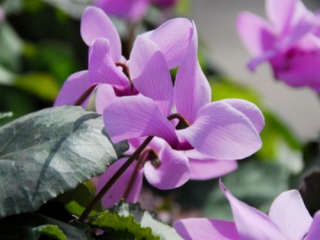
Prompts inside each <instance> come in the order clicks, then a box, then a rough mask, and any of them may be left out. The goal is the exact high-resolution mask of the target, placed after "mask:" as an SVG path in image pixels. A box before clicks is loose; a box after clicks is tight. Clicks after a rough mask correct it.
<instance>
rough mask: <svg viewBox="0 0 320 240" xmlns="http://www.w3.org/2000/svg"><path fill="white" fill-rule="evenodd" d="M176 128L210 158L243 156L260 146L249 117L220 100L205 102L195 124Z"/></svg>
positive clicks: (238, 157) (260, 143)
mask: <svg viewBox="0 0 320 240" xmlns="http://www.w3.org/2000/svg"><path fill="white" fill-rule="evenodd" d="M178 131H179V134H181V135H182V136H183V137H184V138H185V139H187V141H188V142H189V143H190V144H191V145H192V146H193V147H194V148H195V149H196V150H198V151H199V152H201V153H203V154H207V155H209V156H211V158H213V159H219V160H237V159H242V158H245V157H248V156H250V155H251V154H253V153H254V152H256V151H257V150H259V149H260V147H261V145H262V142H261V139H260V136H259V134H258V132H257V131H256V129H255V127H254V125H253V124H252V123H251V121H250V120H249V119H248V117H246V116H245V115H244V114H243V113H242V112H240V111H238V110H237V109H235V108H234V107H231V106H230V105H229V104H227V103H225V102H223V101H217V102H213V103H208V104H206V105H205V106H203V107H202V108H201V109H200V111H199V112H198V115H197V118H196V121H195V122H194V124H192V125H191V126H190V127H188V128H186V129H183V130H178Z"/></svg>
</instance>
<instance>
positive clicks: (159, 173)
mask: <svg viewBox="0 0 320 240" xmlns="http://www.w3.org/2000/svg"><path fill="white" fill-rule="evenodd" d="M159 160H160V163H161V164H160V166H159V167H154V166H153V165H152V163H151V162H150V161H148V162H146V164H145V165H144V175H145V177H146V179H147V180H148V182H149V183H150V184H151V185H152V186H154V187H156V188H159V189H163V190H166V189H173V188H177V187H180V186H182V185H183V184H185V183H186V182H187V181H188V180H189V175H190V174H189V162H188V158H187V157H186V156H185V155H184V154H183V153H182V152H179V151H176V150H173V149H172V148H170V146H168V145H167V144H166V145H165V146H164V147H162V149H161V150H160V151H159Z"/></svg>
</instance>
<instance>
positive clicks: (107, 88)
mask: <svg viewBox="0 0 320 240" xmlns="http://www.w3.org/2000/svg"><path fill="white" fill-rule="evenodd" d="M116 98H117V96H116V94H115V92H114V88H113V87H112V86H111V85H109V84H99V85H98V87H97V91H96V99H95V101H96V112H97V113H99V114H102V113H103V110H104V109H105V107H106V106H107V105H108V104H109V103H110V102H112V101H113V100H114V99H116Z"/></svg>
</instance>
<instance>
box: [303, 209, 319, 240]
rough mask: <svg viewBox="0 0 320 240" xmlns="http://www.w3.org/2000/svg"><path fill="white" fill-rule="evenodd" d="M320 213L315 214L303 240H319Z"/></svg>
mask: <svg viewBox="0 0 320 240" xmlns="http://www.w3.org/2000/svg"><path fill="white" fill-rule="evenodd" d="M319 226H320V211H318V212H316V214H315V215H314V218H313V222H312V225H311V227H310V229H309V233H308V235H307V236H306V238H305V240H318V239H320V228H319Z"/></svg>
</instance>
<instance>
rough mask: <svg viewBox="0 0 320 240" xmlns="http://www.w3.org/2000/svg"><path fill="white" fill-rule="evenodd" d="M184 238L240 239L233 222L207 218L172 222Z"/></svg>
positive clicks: (204, 239) (198, 239) (203, 239)
mask: <svg viewBox="0 0 320 240" xmlns="http://www.w3.org/2000/svg"><path fill="white" fill-rule="evenodd" d="M174 228H175V229H176V231H177V232H178V233H179V235H180V236H181V237H183V239H184V240H212V239H219V240H238V239H239V240H240V237H239V234H238V232H237V229H236V226H235V224H234V222H231V221H225V220H215V219H209V218H189V219H183V220H178V221H175V222H174Z"/></svg>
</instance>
